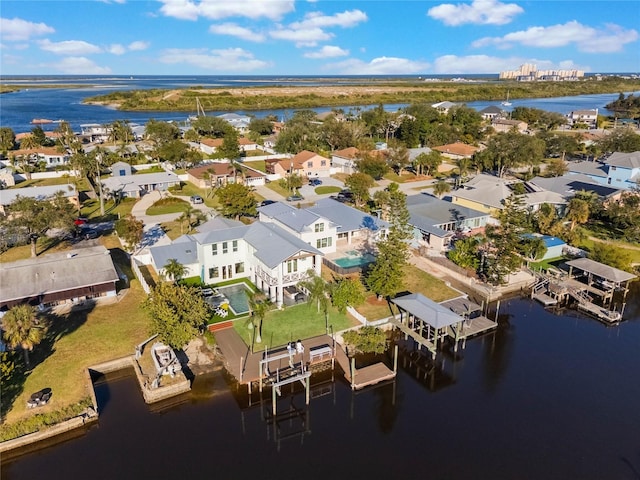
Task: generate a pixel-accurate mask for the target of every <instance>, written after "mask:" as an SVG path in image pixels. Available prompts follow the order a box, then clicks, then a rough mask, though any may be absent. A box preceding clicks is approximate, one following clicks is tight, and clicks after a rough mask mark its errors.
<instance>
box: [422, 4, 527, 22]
mask: <svg viewBox="0 0 640 480" xmlns="http://www.w3.org/2000/svg"><path fill="white" fill-rule="evenodd" d="M523 12H524V9H523V8H522V7H520V6H519V5H516V4H515V3H501V2H499V1H497V0H473V2H471V4H468V3H459V4H457V5H454V4H452V3H443V4H442V5H438V6H437V7H432V8H430V9H429V10H428V11H427V15H428V16H430V17H431V18H433V19H435V20H440V21H442V23H444V24H445V25H449V26H457V25H463V24H465V23H473V24H478V25H505V24H507V23H509V22H511V20H513V17H515V16H516V15H518V14H520V13H523Z"/></svg>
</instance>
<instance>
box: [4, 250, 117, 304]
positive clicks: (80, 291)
mask: <svg viewBox="0 0 640 480" xmlns="http://www.w3.org/2000/svg"><path fill="white" fill-rule="evenodd" d="M0 277H1V278H2V288H0V310H6V309H9V308H11V307H13V306H14V305H19V304H23V303H28V304H30V305H34V306H40V305H41V306H42V307H50V306H55V305H60V304H70V305H74V304H77V303H80V302H84V301H86V300H90V299H95V298H99V297H113V296H115V295H116V282H117V281H118V274H117V272H116V269H115V266H114V265H113V261H112V259H111V255H110V254H109V250H107V249H106V248H105V247H103V246H101V245H100V246H96V247H86V248H79V249H75V250H69V251H65V252H59V253H50V254H47V255H41V256H39V257H38V258H29V259H27V260H19V261H16V262H3V263H0Z"/></svg>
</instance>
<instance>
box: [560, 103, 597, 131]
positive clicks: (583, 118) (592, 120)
mask: <svg viewBox="0 0 640 480" xmlns="http://www.w3.org/2000/svg"><path fill="white" fill-rule="evenodd" d="M567 123H568V124H569V125H570V126H584V128H597V127H598V109H597V108H596V109H593V110H575V111H573V112H571V113H569V114H568V115H567Z"/></svg>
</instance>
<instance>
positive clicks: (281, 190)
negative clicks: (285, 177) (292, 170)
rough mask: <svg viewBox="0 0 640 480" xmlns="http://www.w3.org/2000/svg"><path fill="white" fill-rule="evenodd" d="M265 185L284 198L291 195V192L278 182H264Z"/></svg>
mask: <svg viewBox="0 0 640 480" xmlns="http://www.w3.org/2000/svg"><path fill="white" fill-rule="evenodd" d="M266 187H267V188H268V189H270V190H273V191H274V192H276V193H277V194H279V195H282V196H283V197H284V198H287V197H288V196H289V195H291V192H290V191H289V190H287V189H286V188H283V187H282V186H281V185H280V182H269V183H267V184H266Z"/></svg>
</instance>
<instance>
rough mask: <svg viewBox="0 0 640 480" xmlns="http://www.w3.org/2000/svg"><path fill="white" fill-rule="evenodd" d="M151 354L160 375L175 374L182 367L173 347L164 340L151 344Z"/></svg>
mask: <svg viewBox="0 0 640 480" xmlns="http://www.w3.org/2000/svg"><path fill="white" fill-rule="evenodd" d="M151 356H152V357H153V364H154V365H155V367H156V372H157V374H158V375H171V376H173V375H175V373H176V372H178V371H180V370H181V369H182V366H181V365H180V362H179V361H178V358H177V357H176V353H175V352H174V351H173V348H171V347H169V346H168V345H165V344H164V343H162V342H156V343H154V344H153V345H152V346H151Z"/></svg>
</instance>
